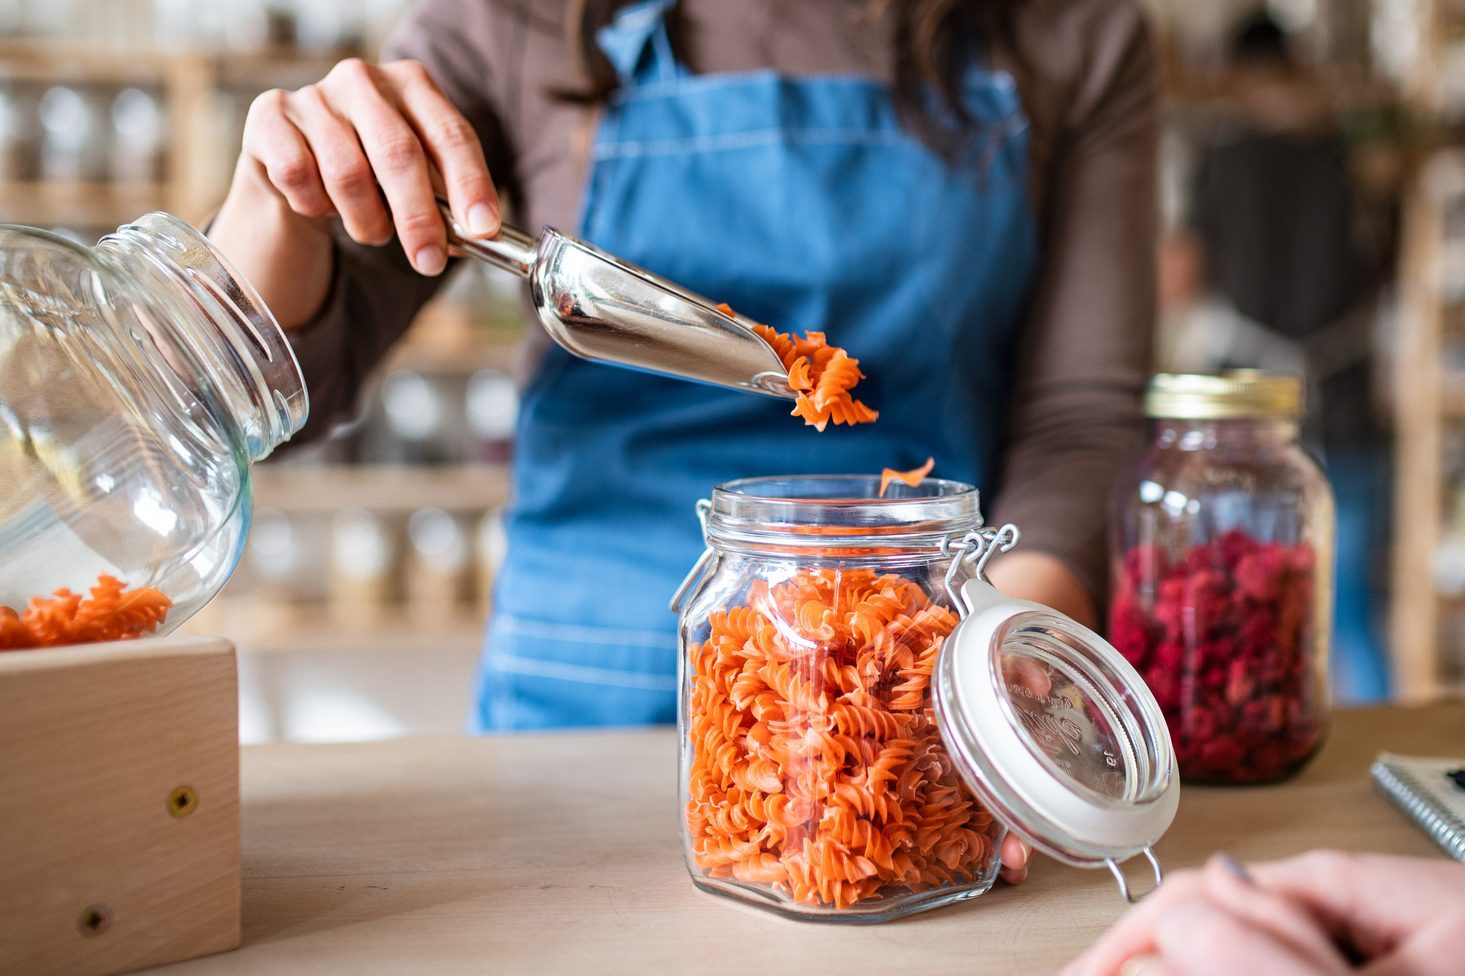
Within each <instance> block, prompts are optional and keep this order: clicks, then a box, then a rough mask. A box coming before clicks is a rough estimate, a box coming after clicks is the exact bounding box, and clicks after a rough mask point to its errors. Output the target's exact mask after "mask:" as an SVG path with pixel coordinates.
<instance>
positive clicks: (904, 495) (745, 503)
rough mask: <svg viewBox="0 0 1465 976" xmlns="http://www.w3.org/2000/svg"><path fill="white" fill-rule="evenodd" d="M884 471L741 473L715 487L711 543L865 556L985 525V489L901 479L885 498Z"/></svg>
mask: <svg viewBox="0 0 1465 976" xmlns="http://www.w3.org/2000/svg"><path fill="white" fill-rule="evenodd" d="M880 480H881V479H880V476H879V475H861V474H832V475H819V474H816V475H774V476H765V477H757V478H740V479H738V480H736V481H729V482H725V483H723V484H721V485H718V486H717V487H716V488H714V489H713V491H712V500H711V502H710V504H709V505H708V506H707V509H706V511H707V516H706V519H707V541H708V543H709V544H710V545H714V546H719V547H722V548H739V547H743V548H749V547H751V548H755V549H761V550H764V551H767V550H769V549H772V550H776V551H800V552H804V551H807V550H820V551H823V550H833V551H835V552H839V553H845V554H849V553H850V551H851V550H861V551H864V553H865V554H867V555H879V554H881V553H880V552H878V551H870V550H871V549H872V543H873V544H874V546H875V547H876V548H878V549H881V550H883V549H886V548H889V549H892V550H894V551H895V552H904V551H909V550H911V549H923V548H934V549H938V550H939V548H940V546H941V544H942V542H943V541H945V540H946V539H948V538H950V537H951V536H952V535H953V534H957V533H965V532H968V531H971V530H973V529H976V528H978V527H980V526H981V524H982V515H981V507H980V504H979V493H978V491H977V489H976V488H975V487H974V486H972V485H969V484H966V483H965V482H961V481H952V480H949V479H945V478H928V479H926V480H925V481H923V482H921V483H920V484H919V485H917V486H915V487H911V486H908V485H905V484H903V483H901V482H895V483H893V484H892V485H891V486H890V490H889V491H887V492H886V494H885V496H884V497H880V495H879V489H880Z"/></svg>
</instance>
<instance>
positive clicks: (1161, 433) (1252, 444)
mask: <svg viewBox="0 0 1465 976" xmlns="http://www.w3.org/2000/svg"><path fill="white" fill-rule="evenodd" d="M1150 424H1151V428H1152V431H1153V436H1152V440H1153V442H1154V443H1155V444H1156V445H1157V446H1158V447H1161V448H1170V449H1175V450H1181V451H1200V450H1212V449H1215V448H1259V447H1285V446H1287V445H1289V444H1295V443H1297V441H1298V438H1299V426H1298V421H1297V419H1296V418H1295V417H1230V418H1224V419H1206V420H1192V419H1185V418H1175V417H1157V418H1154V419H1152V420H1151V421H1150Z"/></svg>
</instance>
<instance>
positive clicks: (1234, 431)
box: [1109, 371, 1333, 783]
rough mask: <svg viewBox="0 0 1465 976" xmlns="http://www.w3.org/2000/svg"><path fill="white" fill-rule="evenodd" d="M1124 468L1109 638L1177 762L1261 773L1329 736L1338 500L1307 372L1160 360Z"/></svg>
mask: <svg viewBox="0 0 1465 976" xmlns="http://www.w3.org/2000/svg"><path fill="white" fill-rule="evenodd" d="M1146 412H1147V413H1148V415H1149V417H1150V425H1151V440H1150V446H1149V449H1148V451H1147V453H1146V454H1145V455H1144V457H1143V459H1142V460H1141V461H1140V463H1139V465H1138V467H1137V469H1136V470H1135V471H1134V472H1133V473H1132V475H1130V476H1129V477H1128V478H1127V479H1126V480H1125V481H1124V482H1122V483H1121V485H1120V487H1119V491H1118V493H1117V498H1116V513H1115V515H1116V517H1115V519H1114V522H1113V526H1114V546H1113V549H1112V551H1113V552H1114V553H1115V563H1114V592H1113V597H1112V602H1111V605H1110V609H1109V637H1110V640H1111V641H1112V642H1113V644H1114V646H1115V647H1116V648H1118V649H1119V651H1120V652H1121V653H1122V654H1124V656H1125V657H1126V658H1127V659H1128V660H1129V661H1130V662H1131V663H1132V664H1134V665H1135V666H1136V667H1137V668H1138V669H1139V670H1140V672H1141V673H1142V674H1143V675H1144V676H1145V680H1146V681H1147V682H1148V683H1149V686H1150V689H1151V690H1152V691H1153V692H1154V695H1155V697H1156V699H1158V701H1159V702H1160V706H1161V708H1162V709H1163V710H1164V712H1165V718H1166V721H1167V722H1168V723H1169V726H1170V734H1171V737H1172V739H1173V741H1174V743H1175V752H1176V756H1177V759H1178V761H1179V766H1180V773H1181V775H1182V776H1183V777H1184V778H1186V779H1187V780H1191V781H1196V782H1210V783H1267V782H1274V781H1277V780H1281V779H1285V778H1286V777H1288V776H1291V775H1293V774H1294V773H1296V772H1297V771H1298V770H1300V769H1301V768H1302V767H1303V766H1304V765H1306V763H1307V762H1308V760H1309V759H1311V758H1312V756H1313V755H1314V754H1315V753H1316V752H1317V750H1318V747H1319V746H1320V745H1321V744H1322V740H1323V736H1324V732H1325V729H1326V725H1327V717H1328V709H1329V691H1328V637H1329V623H1330V620H1331V612H1332V593H1333V499H1332V494H1331V491H1330V489H1329V487H1328V483H1327V480H1326V478H1325V477H1324V476H1323V473H1322V470H1321V469H1320V468H1319V467H1318V465H1317V463H1316V462H1315V461H1314V460H1313V459H1312V457H1311V456H1310V455H1309V454H1308V453H1307V451H1306V450H1305V449H1304V448H1303V446H1302V444H1301V442H1300V440H1299V436H1298V420H1299V417H1300V416H1301V412H1302V384H1301V381H1300V380H1299V379H1297V378H1295V377H1289V376H1279V375H1268V374H1264V373H1257V372H1252V371H1235V372H1229V373H1224V374H1220V375H1160V376H1156V377H1155V378H1154V379H1153V380H1152V381H1151V384H1150V389H1149V392H1148V394H1147V397H1146Z"/></svg>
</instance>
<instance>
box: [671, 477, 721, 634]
mask: <svg viewBox="0 0 1465 976" xmlns="http://www.w3.org/2000/svg"><path fill="white" fill-rule="evenodd" d="M710 511H712V501H711V499H707V498H703V499H700V500H699V501H698V502H697V521H698V522H699V523H701V525H702V541H703V542H704V543H707V513H708V512H710ZM716 560H717V553H716V552H715V551H714V550H713V548H712V545H711V544H710V543H707V546H706V548H705V549H703V550H702V555H700V556H698V557H697V561H696V562H695V563H693V564H692V571H691V572H689V573H688V574H687V578H686V579H684V580H682V584H681V585H680V586H678V587H677V591H676V592H675V593H673V594H672V595H671V601H670V602H669V603H668V604H667V608H668V609H670V610H671V612H672V613H681V612H682V600H684V599H685V598H686V596H687V594H688V593H690V592H691V591H692V588H693V587H694V586H696V585H697V584H698V583H700V582H701V581H702V577H704V576H706V575H707V571H708V570H709V569H711V568H712V565H713V563H714V562H716Z"/></svg>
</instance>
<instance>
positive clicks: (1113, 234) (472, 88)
mask: <svg viewBox="0 0 1465 976" xmlns="http://www.w3.org/2000/svg"><path fill="white" fill-rule="evenodd" d="M566 3H567V0H533V2H531V0H424V2H421V3H419V5H418V6H417V7H416V8H415V9H414V10H413V12H412V13H411V14H410V15H409V16H408V18H407V19H406V21H405V22H404V23H403V24H402V25H401V27H400V28H399V30H398V32H397V34H396V36H395V37H394V39H393V40H392V41H391V42H390V43H389V44H388V46H387V50H386V56H387V58H388V59H391V58H400V57H408V58H415V59H417V60H420V61H421V62H423V64H424V65H426V66H427V68H428V69H429V70H430V72H431V73H432V74H433V76H434V77H435V78H436V79H437V81H438V83H439V84H440V85H441V86H442V88H443V90H444V91H445V92H446V93H447V95H448V97H449V98H450V99H451V100H452V101H453V102H454V104H456V105H457V106H458V108H459V109H460V110H461V111H462V112H463V113H464V115H465V116H466V117H467V118H468V120H469V121H470V122H471V123H472V124H473V126H474V127H475V129H476V130H477V132H478V134H479V136H480V137H481V139H482V141H483V147H484V151H485V154H486V156H487V159H488V164H489V168H490V171H491V172H492V173H493V174H494V177H495V179H496V180H497V181H498V182H499V183H500V184H501V185H502V186H503V188H504V189H505V190H506V191H507V193H508V195H509V196H510V197H511V199H512V200H513V202H514V207H515V213H516V216H517V219H518V220H519V222H520V223H522V224H523V225H525V226H530V227H538V226H540V225H543V224H549V225H553V226H556V227H560V228H563V229H567V230H573V229H574V228H575V227H576V225H577V223H578V217H579V213H578V210H579V205H580V200H581V197H582V195H583V189H584V181H585V177H586V162H585V160H586V158H587V152H586V151H587V149H588V144H589V139H590V136H591V133H592V132H593V126H594V109H593V108H586V107H581V106H577V105H573V104H570V103H567V102H565V101H563V100H561V99H557V98H555V97H554V95H553V94H552V92H553V91H555V90H564V89H565V88H573V87H574V86H575V85H576V84H577V83H579V82H580V81H581V78H580V76H579V72H578V68H577V66H576V59H575V57H574V55H573V53H572V51H571V49H570V46H569V44H568V43H567V40H566V31H565V29H564V7H565V6H566ZM681 9H682V18H683V20H682V23H683V28H684V29H683V31H682V33H681V37H680V38H679V43H680V44H681V45H682V49H681V50H680V51H679V54H680V55H681V56H682V57H683V58H684V59H685V60H686V61H687V63H688V64H689V65H690V67H691V68H692V69H693V70H695V71H698V72H706V73H711V72H738V71H750V70H758V69H768V68H772V69H774V70H776V71H780V72H784V73H788V74H799V75H809V74H860V75H866V76H871V77H875V78H879V79H889V77H890V75H891V71H892V64H891V50H890V43H889V37H890V23H889V20H888V18H885V17H878V16H875V15H873V14H871V12H870V8H869V5H867V4H865V3H861V2H857V0H682V7H681ZM1015 34H1016V47H1015V51H1009V52H999V53H997V54H995V55H994V61H995V62H996V64H997V65H998V66H1000V67H1005V68H1008V69H1009V70H1011V71H1012V72H1013V74H1014V76H1015V77H1016V79H1017V81H1018V87H1019V92H1020V94H1021V97H1022V101H1023V106H1024V109H1025V110H1026V112H1027V114H1028V116H1029V118H1030V121H1031V139H1030V145H1031V155H1032V159H1031V163H1032V187H1031V190H1032V194H1033V199H1034V202H1035V205H1036V212H1037V214H1038V219H1039V229H1040V235H1041V259H1040V265H1039V269H1038V273H1037V278H1036V281H1035V285H1034V291H1033V294H1032V296H1031V301H1030V302H1029V305H1028V312H1027V316H1026V320H1025V321H1024V322H1023V323H1022V325H1021V327H1020V333H1019V351H1018V361H1017V363H1016V364H1015V367H1014V368H1015V369H1016V382H1015V384H1014V387H1013V392H1012V403H1011V409H1010V410H1009V413H1008V417H1007V430H1006V432H1005V438H1004V448H1003V453H1002V460H1001V469H1000V473H999V478H998V489H997V492H996V497H995V499H992V500H991V504H989V505H987V506H984V507H987V508H988V509H989V510H990V514H991V516H992V519H993V520H994V521H996V522H998V523H999V524H1000V522H1002V521H1013V522H1016V523H1017V524H1018V525H1020V526H1021V527H1022V530H1023V543H1024V544H1023V548H1024V549H1025V550H1034V551H1040V552H1046V553H1050V554H1052V555H1055V556H1057V557H1058V558H1060V559H1062V560H1063V561H1064V562H1065V564H1066V565H1068V566H1069V567H1070V568H1071V569H1072V570H1073V571H1074V572H1075V573H1076V574H1077V575H1078V577H1079V578H1080V579H1081V580H1082V581H1083V582H1084V584H1085V585H1086V586H1087V587H1088V589H1089V591H1090V592H1091V593H1093V594H1094V595H1096V596H1097V595H1098V594H1099V593H1100V592H1101V591H1102V588H1103V581H1104V576H1105V574H1104V563H1103V560H1104V547H1105V532H1106V526H1107V521H1108V520H1107V501H1108V497H1109V491H1110V487H1111V485H1112V484H1113V482H1114V479H1115V477H1116V476H1117V474H1118V472H1119V469H1120V466H1121V465H1122V464H1123V463H1124V462H1125V459H1126V458H1127V457H1128V456H1129V455H1130V453H1131V452H1132V451H1133V449H1134V447H1135V446H1136V442H1137V437H1138V431H1139V424H1140V411H1139V394H1140V390H1141V386H1142V384H1143V381H1144V376H1145V372H1146V368H1147V357H1148V348H1149V336H1150V331H1151V323H1152V319H1153V314H1154V309H1153V301H1154V298H1153V293H1154V233H1155V189H1154V183H1155V174H1154V167H1155V134H1156V89H1155V77H1154V60H1153V55H1152V52H1151V49H1150V46H1149V40H1148V35H1147V32H1146V29H1145V25H1144V22H1143V19H1142V17H1141V15H1140V14H1139V12H1138V10H1137V9H1136V7H1135V5H1134V3H1133V0H1030V2H1029V3H1027V4H1026V5H1025V6H1024V7H1023V8H1022V11H1021V13H1020V14H1019V17H1018V22H1017V25H1016V31H1015ZM336 268H337V272H336V273H337V281H336V282H335V285H334V287H333V289H332V291H331V294H330V297H329V298H328V299H327V302H326V306H325V307H324V309H323V310H322V311H321V313H320V315H319V316H318V317H317V319H316V320H315V321H314V322H313V323H311V324H309V325H307V326H306V327H304V328H303V329H302V330H300V331H298V332H297V333H295V334H294V336H293V340H294V343H295V348H296V351H297V353H298V354H299V356H300V359H301V364H302V367H303V368H304V370H305V375H306V378H307V381H308V383H309V387H310V391H311V399H312V407H313V415H312V421H311V425H310V426H311V429H312V430H314V431H321V430H324V429H326V428H328V427H329V426H331V425H332V424H333V423H335V422H336V421H337V420H339V419H340V418H341V415H342V414H343V413H344V412H346V411H347V410H349V409H351V407H352V406H353V404H354V400H355V398H356V394H357V392H358V390H359V388H360V386H361V384H362V382H363V380H364V379H365V377H366V375H367V374H368V372H369V371H370V370H371V369H372V368H373V367H374V366H375V365H376V364H377V363H379V362H380V361H381V359H382V357H383V356H384V355H385V353H386V351H387V349H388V347H389V346H390V345H391V344H392V343H393V342H394V341H395V340H396V339H397V338H398V337H399V336H400V335H401V334H402V333H403V331H405V330H406V328H407V326H408V325H409V323H410V321H411V319H412V317H413V315H414V314H415V313H416V311H417V310H418V308H420V307H421V305H422V304H423V303H424V302H425V301H426V300H427V299H428V298H429V297H430V296H431V295H432V293H433V291H434V290H435V289H436V287H437V286H438V284H439V283H440V279H429V278H423V277H421V276H419V275H417V274H416V273H415V272H414V271H413V270H412V269H411V267H410V266H409V265H408V263H407V261H406V259H405V257H404V256H403V255H402V254H401V250H400V248H398V247H396V246H395V245H389V246H387V247H383V248H368V247H362V246H359V245H356V244H353V243H351V242H350V241H349V240H346V239H345V238H344V236H342V237H340V238H339V246H338V254H337V262H336ZM804 325H805V326H806V327H811V328H817V327H818V324H817V323H805V324H804ZM530 333H531V337H530V340H529V341H530V342H531V343H534V344H535V345H536V347H538V348H542V347H543V343H544V342H546V341H547V340H545V339H544V338H543V336H542V335H540V334H538V332H537V330H530ZM532 358H533V355H532V352H531V359H532Z"/></svg>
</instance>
